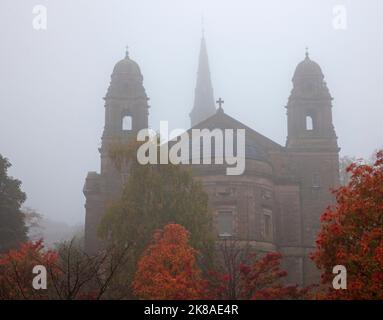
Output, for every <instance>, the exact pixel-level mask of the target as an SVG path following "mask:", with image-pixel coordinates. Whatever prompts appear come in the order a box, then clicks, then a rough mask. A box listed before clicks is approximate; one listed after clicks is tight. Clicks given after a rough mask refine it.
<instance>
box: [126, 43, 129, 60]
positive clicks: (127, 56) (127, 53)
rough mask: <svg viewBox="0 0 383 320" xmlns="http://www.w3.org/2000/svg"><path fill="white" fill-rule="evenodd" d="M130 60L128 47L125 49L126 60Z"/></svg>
mask: <svg viewBox="0 0 383 320" xmlns="http://www.w3.org/2000/svg"><path fill="white" fill-rule="evenodd" d="M128 58H129V47H128V46H126V47H125V59H128Z"/></svg>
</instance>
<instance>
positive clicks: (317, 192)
mask: <svg viewBox="0 0 383 320" xmlns="http://www.w3.org/2000/svg"><path fill="white" fill-rule="evenodd" d="M292 82H293V89H292V91H291V94H290V97H289V99H288V103H287V106H286V109H287V123H288V136H287V141H286V150H287V155H288V158H289V167H290V172H291V174H292V175H293V176H294V177H295V178H296V179H297V181H298V184H299V186H300V206H301V234H302V236H301V245H302V248H303V253H302V254H303V261H302V267H303V274H304V275H305V277H304V279H303V282H304V283H306V284H308V283H312V282H315V281H316V279H317V276H318V271H317V270H316V267H315V266H314V265H313V263H312V262H311V260H310V258H309V257H308V256H309V253H310V252H312V251H313V250H314V247H315V240H316V236H317V234H318V231H319V229H320V216H321V215H322V213H323V212H324V210H325V209H326V207H327V206H328V205H331V204H332V203H333V202H334V197H333V195H332V193H331V189H334V188H337V187H338V186H339V148H338V144H337V136H336V134H335V129H334V126H333V121H332V100H333V98H332V97H331V95H330V92H329V89H328V88H327V85H326V82H325V81H324V75H323V73H322V70H321V68H320V66H319V65H318V64H317V63H316V62H314V61H313V60H311V59H310V57H309V54H308V52H307V51H306V57H305V59H304V60H303V61H302V62H300V63H299V64H298V66H297V67H296V70H295V73H294V76H293V79H292Z"/></svg>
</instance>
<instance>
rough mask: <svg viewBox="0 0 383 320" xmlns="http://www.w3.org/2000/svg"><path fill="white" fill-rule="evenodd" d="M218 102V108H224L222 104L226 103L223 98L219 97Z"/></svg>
mask: <svg viewBox="0 0 383 320" xmlns="http://www.w3.org/2000/svg"><path fill="white" fill-rule="evenodd" d="M216 103H217V104H218V109H222V105H223V104H224V103H225V101H224V100H222V98H219V99H218V100H217V101H216Z"/></svg>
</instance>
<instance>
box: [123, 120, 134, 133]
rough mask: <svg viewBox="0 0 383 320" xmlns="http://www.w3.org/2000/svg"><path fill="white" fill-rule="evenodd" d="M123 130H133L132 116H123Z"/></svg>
mask: <svg viewBox="0 0 383 320" xmlns="http://www.w3.org/2000/svg"><path fill="white" fill-rule="evenodd" d="M122 130H123V131H131V130H132V117H131V116H125V117H123V118H122Z"/></svg>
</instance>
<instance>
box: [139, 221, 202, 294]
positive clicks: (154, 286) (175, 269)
mask: <svg viewBox="0 0 383 320" xmlns="http://www.w3.org/2000/svg"><path fill="white" fill-rule="evenodd" d="M189 237H190V233H189V232H188V231H187V230H186V229H185V228H184V227H182V226H181V225H179V224H168V225H166V226H165V227H164V229H163V230H157V231H155V233H154V236H153V242H152V243H151V244H150V245H149V246H148V247H147V248H146V249H145V251H144V253H143V255H142V256H141V258H140V260H139V262H138V268H137V272H136V274H135V278H134V282H133V290H134V293H135V294H136V295H137V296H138V297H140V298H142V299H165V300H176V299H182V300H185V299H200V298H202V297H204V291H205V285H206V282H205V281H204V280H203V279H202V275H201V271H200V269H199V268H198V266H197V262H196V254H197V251H196V250H195V249H193V248H192V247H191V246H190V245H189Z"/></svg>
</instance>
